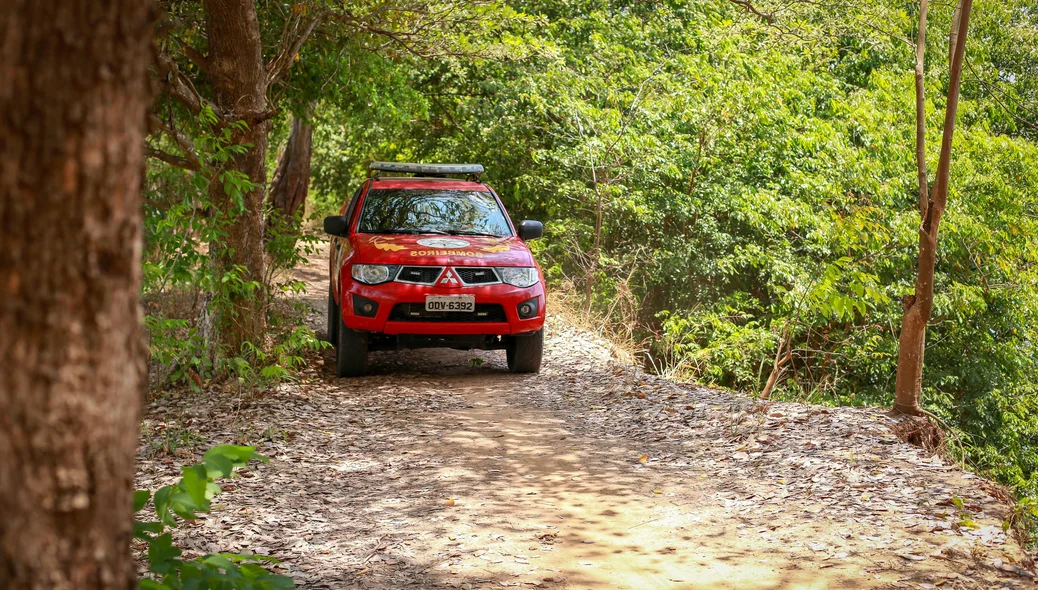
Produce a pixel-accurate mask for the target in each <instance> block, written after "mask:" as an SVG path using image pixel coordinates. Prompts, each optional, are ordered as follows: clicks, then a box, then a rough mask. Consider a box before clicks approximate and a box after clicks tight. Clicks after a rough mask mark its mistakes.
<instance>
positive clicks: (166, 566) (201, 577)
mask: <svg viewBox="0 0 1038 590" xmlns="http://www.w3.org/2000/svg"><path fill="white" fill-rule="evenodd" d="M252 460H258V461H263V462H266V461H267V458H266V457H264V456H262V455H259V454H257V453H256V452H255V450H254V449H253V448H252V447H241V446H234V445H220V446H216V447H213V448H211V449H209V450H208V451H206V453H205V455H204V456H203V457H202V462H201V463H198V464H196V465H190V466H186V467H182V468H181V473H182V476H181V478H180V480H179V481H177V482H176V483H174V484H172V485H168V486H164V487H161V488H159V489H158V490H156V491H155V493H154V495H152V493H151V492H150V491H148V490H137V491H136V492H135V493H134V497H133V511H134V513H135V514H137V513H140V512H141V511H142V510H143V509H144V508H145V506H147V505H148V502H149V501H151V503H152V506H153V508H154V518H155V520H152V521H140V520H135V521H134V527H133V536H134V538H135V539H138V540H140V541H143V542H144V543H145V544H146V545H147V550H146V551H145V552H144V557H145V561H146V563H147V565H148V573H149V575H148V577H146V578H144V579H142V580H141V581H140V585H139V587H140V588H142V589H147V590H188V589H207V588H212V589H216V588H221V589H227V590H284V589H286V588H295V583H294V582H293V581H292V579H291V578H289V577H287V576H282V575H278V574H272V573H270V572H269V571H268V570H267V569H266V568H265V567H263V564H264V563H278V560H276V559H274V558H272V557H267V556H264V555H251V554H250V555H245V554H237V553H211V554H208V555H203V556H201V557H197V558H194V559H182V555H183V552H182V551H181V550H180V549H179V548H178V547H176V546H175V545H173V536H172V534H170V533H169V532H166V530H167V529H169V528H176V527H177V526H178V524H179V521H178V518H179V519H183V520H195V519H197V518H198V514H200V513H202V514H205V513H208V512H210V510H211V500H212V499H213V497H214V496H216V495H217V494H219V493H220V492H221V491H222V490H221V488H220V486H219V485H217V484H216V480H218V479H222V478H228V477H231V475H232V474H233V473H234V471H235V470H236V469H239V468H241V467H244V466H245V465H246V464H247V463H248V462H249V461H252Z"/></svg>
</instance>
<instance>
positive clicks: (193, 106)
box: [155, 49, 222, 118]
mask: <svg viewBox="0 0 1038 590" xmlns="http://www.w3.org/2000/svg"><path fill="white" fill-rule="evenodd" d="M155 68H156V70H157V71H158V73H159V79H160V80H161V81H162V85H163V87H164V89H165V91H166V93H167V94H169V95H170V96H172V97H173V98H175V99H177V102H179V103H180V104H182V105H184V106H185V107H187V110H189V111H191V114H193V115H197V114H198V113H200V112H202V108H203V107H206V106H207V107H209V108H211V109H212V110H213V112H214V113H216V114H217V115H221V114H222V111H221V110H220V109H219V108H217V107H216V105H214V104H212V103H211V102H209V101H207V100H206V99H204V98H202V95H200V94H199V93H198V91H197V90H195V85H194V84H192V83H191V79H190V78H188V77H187V76H185V75H184V73H183V72H181V71H180V68H179V67H177V63H176V62H175V61H173V58H172V57H171V56H170V55H169V53H167V52H166V51H165V50H163V49H159V51H158V52H157V54H156V56H155ZM221 118H222V117H221Z"/></svg>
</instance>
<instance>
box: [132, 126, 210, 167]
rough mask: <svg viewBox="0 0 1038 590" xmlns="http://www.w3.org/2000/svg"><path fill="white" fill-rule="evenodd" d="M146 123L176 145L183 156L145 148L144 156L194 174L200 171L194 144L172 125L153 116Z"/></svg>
mask: <svg viewBox="0 0 1038 590" xmlns="http://www.w3.org/2000/svg"><path fill="white" fill-rule="evenodd" d="M148 122H149V123H150V126H151V127H152V129H155V130H158V131H161V132H162V134H163V135H165V136H166V137H168V138H170V139H171V140H173V143H175V144H177V147H178V148H179V149H180V151H181V153H182V154H184V155H183V157H180V156H174V155H172V154H168V153H166V152H161V151H159V150H155V149H152V148H150V147H148V146H145V148H144V149H145V153H146V155H148V156H150V157H153V158H156V159H159V160H162V161H163V162H166V163H167V164H172V165H174V166H177V167H179V168H184V169H186V170H193V171H195V172H200V171H201V170H202V161H201V159H200V158H199V157H198V154H197V152H196V150H195V144H194V143H193V142H192V141H191V140H190V139H189V138H188V137H187V136H186V135H184V134H183V133H181V132H180V131H177V130H176V129H174V128H173V126H172V125H170V124H168V123H166V122H165V121H163V120H162V119H161V118H159V117H158V116H156V115H154V114H152V115H150V116H149V117H148Z"/></svg>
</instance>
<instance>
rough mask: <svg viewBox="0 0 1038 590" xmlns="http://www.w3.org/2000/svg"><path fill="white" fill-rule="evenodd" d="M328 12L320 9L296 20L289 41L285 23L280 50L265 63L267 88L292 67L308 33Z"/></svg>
mask: <svg viewBox="0 0 1038 590" xmlns="http://www.w3.org/2000/svg"><path fill="white" fill-rule="evenodd" d="M328 14H329V12H328V11H327V10H321V11H318V12H316V13H314V15H313V16H312V17H311V18H310V19H309V20H307V21H306V22H303V21H302V17H300V19H299V20H297V21H296V26H295V27H292V29H293V30H294V31H297V32H296V35H295V39H294V40H292V41H291V42H290V41H289V40H288V38H289V26H288V24H287V23H286V25H285V32H284V33H283V34H282V36H281V50H280V51H278V53H277V57H275V58H274V59H273V60H271V62H270V63H269V64H267V87H268V88H269V87H270V86H272V85H273V84H275V83H277V82H279V81H280V80H281V78H283V77H284V76H285V74H287V73H288V71H289V70H290V69H291V68H292V64H293V63H294V62H295V56H296V54H298V53H299V50H300V49H302V47H303V44H304V43H306V40H307V39H309V38H310V35H311V34H312V33H313V32H314V28H315V27H316V26H317V24H318V23H320V22H321V21H322V20H323V19H324V18H325V17H326V16H327V15H328Z"/></svg>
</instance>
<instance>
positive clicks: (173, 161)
mask: <svg viewBox="0 0 1038 590" xmlns="http://www.w3.org/2000/svg"><path fill="white" fill-rule="evenodd" d="M144 155H145V156H147V157H149V158H155V159H156V160H162V161H163V162H165V163H167V164H169V165H170V166H176V167H177V168H183V169H185V170H191V171H193V172H198V171H199V168H198V166H196V165H195V164H193V163H192V162H191V161H189V160H187V159H186V158H181V157H180V156H174V155H173V154H169V153H166V152H164V151H161V150H157V149H155V148H152V147H149V146H144Z"/></svg>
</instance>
